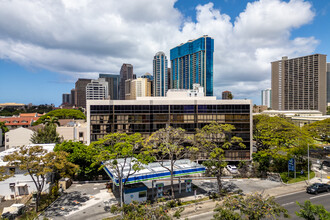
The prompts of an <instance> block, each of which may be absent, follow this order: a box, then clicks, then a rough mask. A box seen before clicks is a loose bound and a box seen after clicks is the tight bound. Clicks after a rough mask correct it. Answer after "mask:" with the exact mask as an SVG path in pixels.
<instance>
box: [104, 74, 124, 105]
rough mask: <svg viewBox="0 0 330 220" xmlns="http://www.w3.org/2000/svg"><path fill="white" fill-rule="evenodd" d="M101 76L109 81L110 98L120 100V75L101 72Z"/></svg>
mask: <svg viewBox="0 0 330 220" xmlns="http://www.w3.org/2000/svg"><path fill="white" fill-rule="evenodd" d="M99 78H103V79H105V81H107V82H108V90H109V91H108V95H109V98H110V99H112V100H118V99H119V84H120V76H119V75H115V74H99Z"/></svg>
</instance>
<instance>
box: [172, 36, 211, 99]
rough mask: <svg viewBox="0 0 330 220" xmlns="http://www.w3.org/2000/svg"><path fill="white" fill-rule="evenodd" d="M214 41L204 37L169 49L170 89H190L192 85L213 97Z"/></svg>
mask: <svg viewBox="0 0 330 220" xmlns="http://www.w3.org/2000/svg"><path fill="white" fill-rule="evenodd" d="M213 52H214V40H213V39H212V38H211V37H209V36H207V35H204V36H203V37H200V38H198V39H196V40H190V41H188V42H187V43H185V44H181V45H179V46H177V47H174V48H173V49H171V68H172V74H171V88H172V89H192V88H193V84H194V83H198V84H200V85H201V86H202V87H204V93H205V94H206V95H207V96H213Z"/></svg>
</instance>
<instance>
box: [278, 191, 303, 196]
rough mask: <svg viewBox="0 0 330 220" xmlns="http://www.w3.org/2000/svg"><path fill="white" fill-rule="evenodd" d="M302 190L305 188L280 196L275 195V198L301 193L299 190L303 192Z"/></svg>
mask: <svg viewBox="0 0 330 220" xmlns="http://www.w3.org/2000/svg"><path fill="white" fill-rule="evenodd" d="M304 191H305V190H302V191H298V192H293V193H288V194H285V195H281V196H275V198H281V197H284V196H290V195H294V194H298V193H301V192H304Z"/></svg>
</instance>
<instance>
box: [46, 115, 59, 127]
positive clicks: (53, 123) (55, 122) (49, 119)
mask: <svg viewBox="0 0 330 220" xmlns="http://www.w3.org/2000/svg"><path fill="white" fill-rule="evenodd" d="M43 124H45V125H46V126H56V125H57V126H60V122H59V121H58V118H57V117H54V116H52V117H50V116H47V118H45V120H44V122H43Z"/></svg>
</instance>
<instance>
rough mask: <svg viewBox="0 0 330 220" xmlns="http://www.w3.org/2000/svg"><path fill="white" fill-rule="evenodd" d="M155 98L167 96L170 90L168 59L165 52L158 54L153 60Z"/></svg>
mask: <svg viewBox="0 0 330 220" xmlns="http://www.w3.org/2000/svg"><path fill="white" fill-rule="evenodd" d="M153 76H154V86H153V87H154V92H153V93H154V96H166V92H167V90H168V76H167V58H166V56H165V53H164V52H158V53H156V55H155V56H154V60H153Z"/></svg>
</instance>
